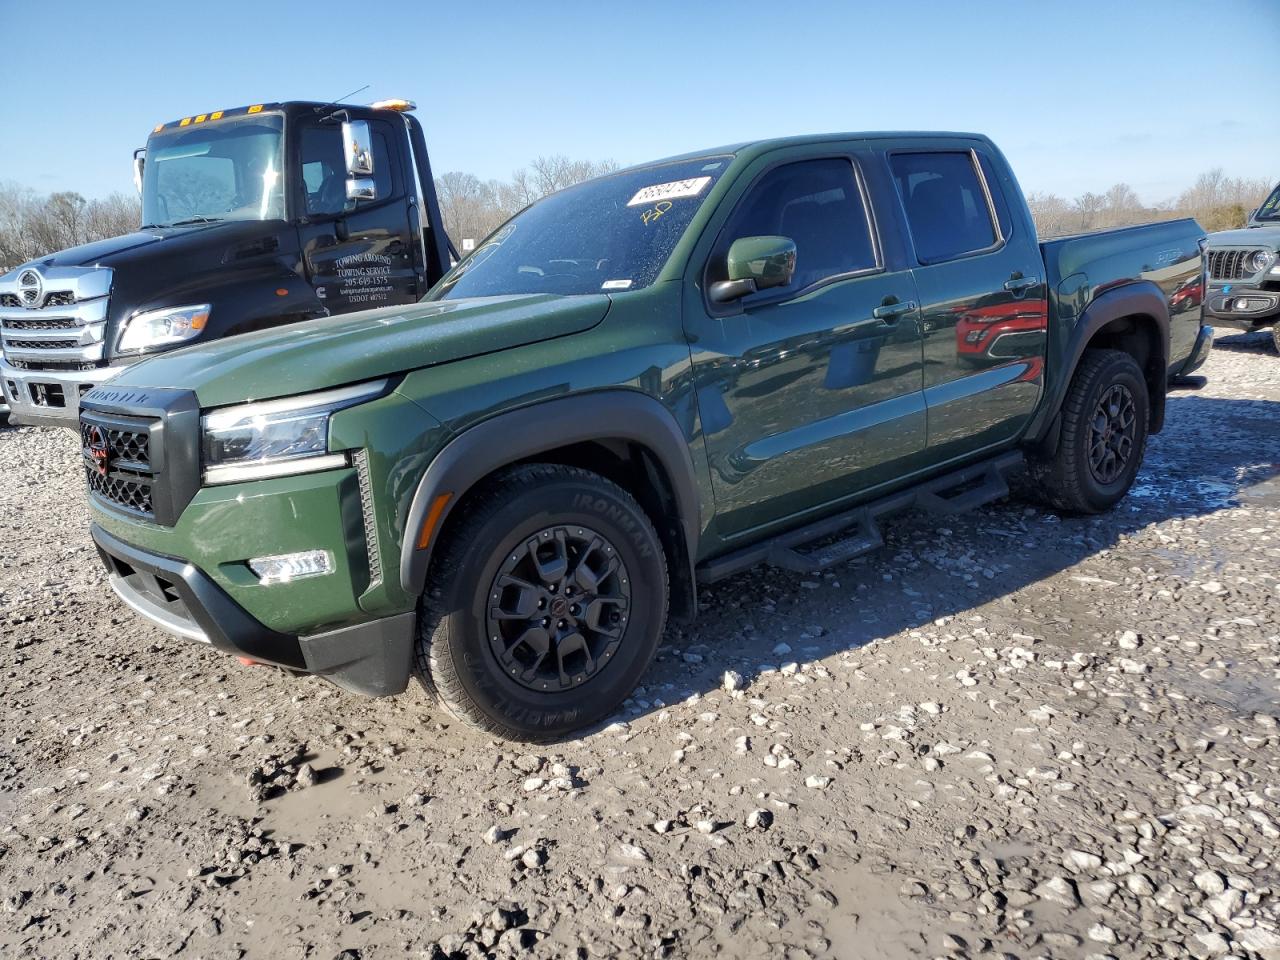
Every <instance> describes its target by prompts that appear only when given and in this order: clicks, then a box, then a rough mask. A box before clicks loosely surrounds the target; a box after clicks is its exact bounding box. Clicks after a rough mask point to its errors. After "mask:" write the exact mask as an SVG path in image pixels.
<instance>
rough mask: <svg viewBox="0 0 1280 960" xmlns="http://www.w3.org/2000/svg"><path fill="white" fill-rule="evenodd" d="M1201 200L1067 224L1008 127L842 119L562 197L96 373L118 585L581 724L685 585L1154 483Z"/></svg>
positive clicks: (289, 661)
mask: <svg viewBox="0 0 1280 960" xmlns="http://www.w3.org/2000/svg"><path fill="white" fill-rule="evenodd" d="M1202 242H1203V232H1202V231H1201V229H1200V227H1199V226H1198V225H1197V224H1196V223H1195V222H1194V221H1192V220H1175V221H1170V222H1166V223H1160V224H1154V225H1151V226H1141V227H1130V228H1126V229H1120V230H1112V231H1108V232H1104V233H1098V234H1093V235H1088V236H1080V237H1068V238H1063V239H1059V240H1053V241H1049V242H1045V243H1038V242H1037V238H1036V234H1035V228H1034V225H1033V223H1032V220H1031V215H1030V213H1029V211H1028V208H1027V204H1026V202H1025V201H1024V199H1023V196H1022V193H1021V191H1020V189H1019V187H1018V184H1017V182H1016V180H1015V179H1014V176H1013V174H1012V173H1011V172H1010V170H1009V167H1008V165H1007V163H1006V161H1005V159H1004V157H1003V155H1002V154H1001V153H1000V152H999V150H997V149H996V147H995V146H994V145H993V144H992V143H991V141H990V140H988V139H986V138H985V137H982V136H977V135H971V134H933V133H891V134H879V133H877V134H841V135H829V136H809V137H799V138H793V139H784V140H770V141H763V142H755V143H747V144H741V145H737V146H732V147H726V148H721V149H716V150H710V151H705V152H699V153H693V154H688V155H685V156H681V157H676V158H674V159H669V160H664V161H661V162H658V163H653V164H648V165H645V166H639V167H634V168H631V169H628V170H623V171H621V172H617V173H613V174H610V175H608V176H605V177H601V178H598V179H595V180H591V181H587V182H585V183H581V184H579V185H577V186H573V187H570V188H568V189H566V190H563V191H561V192H559V193H556V194H553V195H551V196H549V197H546V198H545V199H542V200H540V201H538V202H536V203H534V204H533V205H531V206H530V207H528V208H526V209H525V210H524V211H522V212H521V213H519V214H517V215H516V216H515V217H513V218H512V219H511V220H509V221H508V222H507V223H506V224H505V225H504V226H502V227H500V228H499V229H498V230H497V231H495V232H494V233H493V234H492V235H491V236H489V237H488V238H487V239H486V240H485V241H484V242H483V243H481V244H480V245H479V246H478V248H477V249H476V250H475V251H474V252H472V253H471V254H470V255H469V256H468V257H467V258H466V259H464V260H462V261H461V262H460V263H458V264H457V265H456V266H455V267H454V268H453V269H452V270H450V271H449V272H448V273H447V274H446V275H445V276H444V277H443V278H442V279H441V280H440V282H439V283H437V284H435V285H434V286H433V288H432V289H431V291H430V292H429V293H428V294H427V296H426V297H425V299H424V300H423V301H422V302H420V303H416V304H413V305H407V306H394V307H384V308H380V309H377V310H373V311H365V312H359V313H353V314H348V315H346V316H335V317H327V318H322V319H317V320H310V321H308V322H306V323H298V324H293V325H289V326H283V327H277V328H274V329H269V330H262V331H257V332H250V333H245V334H243V335H241V336H238V337H234V338H229V339H226V340H221V341H218V342H213V343H208V344H199V345H194V346H190V347H187V348H184V349H180V350H176V351H173V352H171V353H168V354H166V355H164V356H160V357H156V358H155V359H152V360H148V361H146V362H144V363H139V364H137V365H135V366H132V367H129V368H128V369H127V370H125V371H124V372H123V373H121V374H120V376H119V377H118V378H117V379H116V380H115V381H114V382H112V383H110V384H105V385H102V386H99V387H96V388H95V389H93V390H91V391H90V392H89V393H87V394H86V395H85V397H84V398H83V401H82V405H81V411H80V421H79V423H80V435H81V439H82V447H83V455H84V471H85V475H86V477H87V481H88V486H89V491H90V494H91V496H90V499H91V513H92V528H91V532H92V536H93V539H94V541H95V542H96V544H97V547H98V550H99V552H100V554H101V558H102V560H103V562H104V563H105V564H106V566H107V569H108V571H109V573H110V580H111V584H112V586H113V587H114V589H115V591H116V593H117V594H118V595H119V596H120V597H121V598H122V599H123V600H124V601H125V602H126V603H127V604H129V605H130V606H131V607H133V608H134V609H135V610H137V611H138V612H140V613H141V614H143V615H144V616H146V617H148V618H150V619H151V620H153V621H154V622H156V623H157V624H159V625H160V626H162V627H164V628H165V629H167V630H169V631H171V632H173V633H175V634H178V635H181V636H183V637H186V638H189V639H191V640H195V641H200V642H204V643H209V644H212V645H213V646H215V647H218V648H220V649H223V650H225V651H228V652H229V653H232V654H235V655H237V656H239V657H241V658H242V659H245V660H248V661H253V662H258V663H267V664H276V665H279V666H283V667H286V668H289V669H291V670H294V671H299V672H306V673H313V674H320V675H323V676H325V677H328V678H329V679H331V680H332V681H333V682H335V683H337V684H338V685H340V686H342V687H344V688H346V689H347V690H351V691H355V692H359V693H362V694H366V695H373V696H385V695H391V694H396V693H399V692H401V691H403V690H404V689H405V687H406V685H407V684H408V683H409V681H410V679H411V677H414V676H416V677H417V678H418V680H419V681H420V682H421V683H422V684H423V685H424V686H425V687H426V688H427V689H428V690H429V691H431V692H433V693H434V694H435V695H436V696H437V697H438V698H439V700H440V701H441V702H442V703H443V704H444V706H445V707H447V708H448V710H449V711H451V712H452V713H453V714H454V715H456V716H457V717H459V718H461V719H463V720H465V721H467V722H469V723H471V724H473V725H475V726H478V727H480V728H483V729H486V730H489V731H491V732H493V733H495V734H497V735H500V736H503V737H508V738H515V739H547V738H552V737H556V736H560V735H563V734H565V733H567V732H569V731H572V730H575V729H578V728H581V727H583V726H586V725H589V724H592V723H594V722H597V721H599V720H601V719H603V718H604V717H606V716H607V715H609V714H610V713H611V712H612V711H614V710H615V709H616V708H617V707H618V705H619V704H620V703H621V702H622V701H623V700H624V699H625V698H626V697H627V695H628V694H629V693H630V692H631V691H632V689H633V688H634V687H635V686H636V685H637V683H638V681H639V679H640V677H641V675H642V674H643V673H644V672H645V670H646V668H647V667H648V666H649V664H650V661H651V660H652V658H653V656H654V654H655V651H656V649H657V647H658V644H659V640H660V637H661V634H662V631H663V626H664V623H665V622H666V619H667V616H668V612H669V611H670V613H671V614H672V615H673V616H675V617H678V618H681V619H686V618H690V617H692V616H693V615H694V613H695V611H696V598H697V592H698V589H699V585H700V584H706V583H711V582H714V581H716V580H718V579H720V578H722V577H725V576H728V575H730V574H732V573H734V572H735V571H738V570H741V569H743V568H745V567H747V566H749V565H752V564H756V563H768V564H773V565H775V566H779V567H782V568H785V569H789V570H794V571H816V570H821V569H823V568H825V567H829V566H831V565H833V564H836V563H840V562H843V561H845V560H848V559H850V558H852V557H854V556H857V555H859V554H861V553H864V552H866V551H868V550H871V549H874V548H875V547H876V546H878V545H879V544H880V543H881V542H882V541H881V534H880V528H879V521H880V519H881V518H882V517H883V516H884V515H885V514H888V513H890V512H892V511H895V510H900V509H904V508H907V507H918V508H923V509H927V510H932V511H938V512H942V513H952V512H956V511H959V510H964V509H968V508H972V507H975V506H978V505H980V504H983V503H986V502H988V501H990V500H992V499H994V498H996V497H999V496H1002V495H1004V494H1006V493H1007V492H1008V487H1007V484H1006V477H1007V475H1008V474H1009V473H1010V471H1012V470H1013V469H1014V468H1015V467H1018V466H1019V465H1021V464H1024V463H1025V465H1026V466H1027V468H1028V469H1029V470H1030V471H1031V473H1032V476H1033V477H1034V478H1035V481H1036V483H1035V487H1036V488H1037V489H1038V490H1039V491H1040V492H1041V493H1042V494H1043V496H1044V498H1045V499H1046V500H1047V501H1048V502H1049V503H1050V504H1051V505H1053V506H1054V507H1056V508H1058V509H1060V510H1063V511H1067V512H1073V513H1095V512H1098V511H1102V510H1106V509H1107V508H1109V507H1111V506H1112V505H1113V504H1115V503H1116V502H1117V501H1118V500H1120V499H1121V498H1122V497H1123V496H1124V495H1125V494H1126V492H1127V491H1128V490H1129V487H1130V485H1131V484H1132V483H1133V481H1134V477H1135V474H1136V473H1137V471H1138V468H1139V466H1140V464H1141V462H1142V458H1143V452H1144V448H1145V445H1146V442H1147V438H1148V436H1149V434H1151V433H1154V432H1156V431H1159V430H1160V428H1161V426H1162V424H1163V421H1164V412H1165V398H1166V393H1167V390H1168V387H1169V383H1170V381H1171V380H1174V379H1176V378H1178V377H1181V376H1183V375H1185V374H1187V373H1189V372H1190V371H1191V370H1193V369H1195V368H1196V367H1198V366H1199V365H1200V364H1201V363H1202V362H1203V361H1204V359H1205V356H1206V353H1207V351H1208V349H1209V346H1210V344H1211V341H1212V329H1211V328H1209V327H1207V326H1204V325H1203V323H1202V318H1201V310H1200V306H1199V303H1198V302H1197V303H1195V304H1186V303H1185V302H1182V303H1180V304H1179V305H1178V306H1177V307H1176V308H1174V307H1171V304H1170V301H1171V297H1172V294H1173V293H1174V291H1175V290H1176V289H1177V288H1178V287H1179V286H1181V285H1182V284H1184V283H1185V282H1187V281H1188V280H1189V279H1192V278H1196V277H1202V276H1203V255H1202Z"/></svg>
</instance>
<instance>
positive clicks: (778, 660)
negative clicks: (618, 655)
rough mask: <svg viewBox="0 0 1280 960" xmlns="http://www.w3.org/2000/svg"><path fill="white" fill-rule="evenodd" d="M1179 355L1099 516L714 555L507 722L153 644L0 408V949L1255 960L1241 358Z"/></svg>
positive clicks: (1270, 423) (1254, 753)
mask: <svg viewBox="0 0 1280 960" xmlns="http://www.w3.org/2000/svg"><path fill="white" fill-rule="evenodd" d="M1205 372H1206V373H1207V374H1208V376H1209V378H1210V385H1209V386H1208V387H1207V388H1206V389H1205V390H1203V391H1201V392H1198V393H1179V394H1175V395H1174V397H1173V398H1172V399H1171V401H1170V404H1169V416H1168V426H1167V429H1166V430H1165V432H1164V433H1162V434H1161V435H1160V436H1158V437H1156V438H1154V439H1153V441H1152V443H1151V446H1150V450H1149V454H1148V459H1147V463H1146V466H1145V467H1144V469H1143V472H1142V475H1141V477H1140V480H1139V483H1138V485H1137V486H1136V488H1135V489H1134V491H1133V493H1132V495H1131V496H1130V497H1129V499H1128V500H1127V501H1126V502H1124V503H1123V504H1122V505H1121V506H1120V507H1119V508H1118V509H1117V510H1116V511H1114V512H1113V513H1111V514H1109V515H1107V516H1104V517H1098V518H1092V519H1063V518H1059V517H1058V516H1056V515H1054V514H1053V513H1050V512H1046V511H1045V510H1042V509H1040V508H1039V507H1036V506H1032V505H1029V504H1028V503H1027V502H1025V501H1022V500H1019V499H1011V500H1008V501H1005V502H1002V503H999V504H997V505H994V506H992V507H988V508H985V509H983V510H980V511H978V512H976V513H973V514H969V515H966V516H961V517H956V518H954V519H947V520H945V521H942V522H940V521H939V520H938V519H937V518H933V517H928V516H922V515H908V516H904V517H902V518H900V519H899V520H897V521H896V522H894V523H892V524H891V525H890V536H889V542H888V546H887V547H886V549H884V550H882V551H880V552H878V553H877V554H875V555H873V556H871V557H868V558H865V559H863V560H860V561H857V562H854V563H852V564H849V565H847V566H845V567H842V568H840V569H838V570H837V571H835V572H834V573H831V574H828V575H826V576H823V577H815V578H805V577H802V576H797V575H793V574H789V573H784V572H779V571H774V570H770V569H768V568H762V569H759V570H755V571H752V572H750V573H747V574H745V575H742V576H738V577H736V578H734V579H732V580H729V581H726V582H724V583H722V584H719V585H717V586H716V587H715V588H713V589H707V590H705V591H704V592H703V596H702V606H703V616H702V619H701V620H700V621H699V622H698V624H697V625H696V626H695V627H694V628H692V629H685V630H679V629H675V628H672V629H670V630H669V631H668V633H667V636H666V637H665V641H664V646H663V648H662V651H661V654H660V656H659V658H658V661H657V662H656V663H655V665H654V666H653V668H652V669H651V670H650V672H649V674H648V675H647V677H646V678H645V681H644V687H643V689H642V690H639V691H637V693H636V695H635V697H634V699H633V700H632V701H630V702H629V703H628V704H627V706H626V709H625V710H624V711H623V713H622V714H621V715H619V716H618V717H617V718H616V722H613V723H611V724H609V725H607V726H605V727H603V728H601V729H599V730H597V731H594V732H592V733H591V734H590V735H588V736H585V737H583V738H581V739H577V740H573V741H569V742H565V743H562V744H558V745H555V746H553V747H542V748H527V747H516V746H512V745H510V744H506V743H500V742H495V741H492V740H489V739H486V738H485V737H482V736H480V735H477V734H475V733H473V732H471V731H469V730H468V729H466V728H463V727H461V726H460V725H458V724H457V723H454V722H452V721H451V720H450V718H449V717H448V716H447V715H445V714H443V713H442V712H440V711H439V710H438V709H435V708H433V706H432V705H431V704H430V703H429V702H428V700H427V699H426V697H425V696H424V695H423V694H422V693H421V692H420V691H419V690H418V689H417V688H416V686H415V687H414V688H413V689H411V691H410V692H409V693H408V694H407V695H405V696H403V697H400V698H398V699H393V700H383V701H370V700H363V699H359V698H357V697H354V696H351V695H348V694H345V693H342V692H340V691H338V690H336V689H334V688H332V687H330V686H328V685H326V684H325V683H324V682H322V681H320V680H317V679H310V678H309V679H301V680H299V679H293V678H290V677H288V676H286V675H284V674H282V673H279V672H275V671H273V670H269V669H262V668H252V669H246V668H242V667H240V666H238V665H237V664H236V663H235V662H234V661H233V660H231V659H230V658H228V657H226V656H224V655H221V654H218V653H216V652H212V651H210V650H208V649H204V648H201V647H199V646H196V645H192V644H189V643H186V642H183V641H181V640H177V639H172V638H170V637H168V636H166V635H164V634H162V633H160V632H159V631H158V630H156V629H154V628H153V627H151V626H149V625H147V624H146V623H144V622H142V621H141V620H139V619H138V618H136V617H135V616H134V615H133V614H132V613H130V612H129V611H128V610H127V609H125V608H123V607H122V605H121V604H120V603H118V602H117V601H116V600H115V599H114V598H113V596H112V595H111V592H110V590H109V588H108V586H107V584H106V581H105V578H104V576H103V574H102V572H101V570H100V569H99V566H98V562H97V559H96V557H95V555H94V552H93V550H92V549H91V547H90V544H89V539H88V536H87V533H86V519H85V508H84V493H83V489H82V481H81V478H80V475H79V472H78V465H77V456H78V454H77V450H76V448H75V445H74V439H73V437H72V435H71V434H70V433H63V432H57V433H55V432H50V431H38V430H32V429H0V664H2V665H3V670H2V674H0V676H2V679H0V704H2V705H0V956H3V957H5V958H9V957H14V958H18V957H50V958H53V957H56V958H60V960H71V958H81V957H83V958H109V957H172V956H181V957H208V958H223V957H245V956H248V957H324V958H332V957H346V958H354V957H363V958H370V957H393V956H395V957H400V956H407V957H423V958H438V957H442V956H449V957H453V956H462V957H481V956H496V957H509V956H516V955H519V956H525V955H528V956H536V957H575V956H576V957H620V958H621V957H649V956H668V957H707V956H716V955H719V956H725V957H738V956H745V957H788V958H794V957H838V958H863V957H867V958H873V957H874V958H899V957H985V956H994V957H1015V958H1033V957H1037V958H1038V957H1053V958H1075V957H1078V958H1104V957H1114V958H1131V957H1188V956H1190V957H1219V956H1231V957H1240V958H1250V960H1256V958H1266V960H1280V932H1278V931H1280V906H1278V904H1277V890H1278V889H1280V874H1278V872H1277V867H1276V863H1275V859H1276V853H1277V849H1278V847H1280V730H1278V729H1277V717H1278V716H1280V683H1278V678H1280V579H1278V577H1280V357H1277V356H1276V354H1275V351H1274V348H1273V347H1272V346H1271V343H1270V339H1269V338H1268V337H1265V336H1255V337H1232V338H1229V339H1227V340H1225V341H1223V342H1220V344H1219V345H1218V346H1217V347H1216V348H1215V350H1214V353H1213V356H1212V359H1211V361H1210V362H1209V364H1208V367H1207V369H1206V371H1205ZM726 671H734V672H736V673H738V674H740V675H741V677H742V680H743V684H744V687H743V689H740V690H736V691H729V690H726V689H724V681H723V678H724V674H725V672H726Z"/></svg>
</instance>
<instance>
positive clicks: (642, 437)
mask: <svg viewBox="0 0 1280 960" xmlns="http://www.w3.org/2000/svg"><path fill="white" fill-rule="evenodd" d="M593 440H594V441H600V440H623V441H628V442H633V443H637V444H640V445H642V446H644V447H646V448H647V449H648V450H649V451H650V452H651V453H652V454H653V456H654V457H655V458H656V459H657V461H658V464H659V465H660V466H661V467H662V469H663V470H664V471H665V472H666V475H667V477H668V478H669V479H670V481H671V488H672V491H673V493H674V497H675V501H676V506H677V509H678V511H679V517H678V518H677V519H678V522H679V527H680V530H681V532H682V533H683V537H684V541H685V545H686V547H687V550H686V559H687V562H688V564H689V570H688V575H689V576H690V577H692V558H693V557H695V556H697V546H698V531H699V530H700V529H701V523H700V509H699V499H698V491H697V486H696V483H695V480H694V468H693V461H692V458H691V457H690V454H689V446H688V443H687V442H686V441H685V438H684V435H683V433H681V431H680V427H679V425H678V424H677V423H676V420H675V418H674V417H673V416H672V415H671V414H670V412H668V410H667V409H666V408H665V407H664V406H663V405H662V404H661V403H659V402H658V401H657V400H656V399H654V398H653V397H651V396H649V395H647V394H644V393H640V392H638V391H635V390H595V391H590V392H587V393H581V394H574V395H572V396H568V397H560V398H558V399H555V400H546V401H542V402H540V403H535V404H532V405H530V406H526V407H519V408H517V409H515V410H510V411H507V412H505V413H500V414H498V415H496V416H493V417H491V418H489V419H488V420H484V421H482V422H480V423H478V424H475V425H474V426H472V427H469V428H468V429H466V430H465V431H463V432H462V433H460V434H459V435H458V436H456V437H454V438H453V439H452V440H450V441H449V443H448V444H446V445H445V447H444V449H443V450H441V451H440V453H439V454H438V455H437V456H436V457H435V459H434V460H432V462H431V465H430V466H429V467H427V470H426V472H425V473H424V474H423V477H422V480H421V481H420V482H419V484H418V489H417V491H416V492H415V494H414V496H413V501H412V503H411V505H410V507H409V514H408V517H407V520H406V522H405V526H404V531H405V537H404V543H403V544H402V545H401V558H400V559H401V562H400V581H401V586H403V587H404V589H405V591H406V592H408V593H409V594H410V595H416V594H419V593H421V592H422V590H423V589H424V587H425V585H426V579H427V570H428V568H429V567H430V565H431V554H432V550H433V549H434V547H435V542H436V541H435V538H433V539H431V540H430V541H429V542H428V543H427V545H426V546H425V547H422V546H419V533H420V531H421V530H422V527H423V524H424V523H425V521H426V519H427V515H428V513H429V511H430V510H431V506H432V504H434V503H435V502H436V499H437V498H438V497H440V496H441V495H442V494H450V495H451V496H450V498H449V499H448V501H447V503H446V506H445V508H444V512H443V513H442V515H440V516H438V517H437V518H436V520H435V523H434V526H433V530H434V531H439V530H441V529H443V528H444V525H445V523H447V522H448V519H449V516H450V513H451V512H452V510H453V509H454V508H455V507H456V506H457V504H458V502H459V501H460V500H462V498H463V495H464V494H465V493H466V492H467V491H468V490H470V489H471V488H472V487H474V486H475V484H476V483H478V482H480V481H481V480H483V479H484V478H485V477H486V476H488V475H489V474H491V473H493V471H495V470H498V469H500V468H501V467H504V466H507V465H508V464H512V463H516V462H518V461H520V460H527V459H529V458H531V457H536V456H537V455H538V454H540V453H545V452H547V451H549V450H554V449H556V448H557V447H563V446H568V445H570V444H575V443H584V442H588V441H593Z"/></svg>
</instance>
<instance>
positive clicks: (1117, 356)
mask: <svg viewBox="0 0 1280 960" xmlns="http://www.w3.org/2000/svg"><path fill="white" fill-rule="evenodd" d="M1116 385H1119V386H1120V387H1122V388H1123V389H1124V390H1125V391H1127V392H1128V394H1129V396H1130V397H1131V399H1132V403H1133V408H1134V410H1133V413H1134V432H1133V438H1132V447H1131V452H1130V454H1129V456H1128V458H1127V461H1126V462H1125V464H1124V467H1123V470H1122V471H1121V472H1120V474H1119V475H1118V476H1117V477H1116V478H1115V479H1114V480H1112V481H1110V482H1103V480H1100V479H1099V477H1098V476H1097V475H1096V474H1095V472H1094V470H1093V469H1092V467H1091V465H1090V440H1091V436H1093V421H1094V418H1095V415H1096V414H1097V413H1098V411H1099V404H1100V402H1101V401H1102V398H1103V397H1104V395H1106V394H1107V392H1108V391H1109V390H1111V388H1112V387H1113V386H1116ZM1149 424H1150V398H1149V396H1148V393H1147V382H1146V379H1145V378H1144V377H1143V375H1142V369H1141V368H1140V367H1139V366H1138V364H1137V361H1136V360H1134V359H1133V357H1132V356H1131V355H1130V354H1127V353H1125V352H1124V351H1122V350H1086V351H1085V354H1084V356H1083V357H1082V358H1081V359H1080V364H1079V366H1077V367H1076V371H1075V373H1074V375H1073V376H1072V378H1071V386H1070V387H1068V389H1067V396H1066V399H1065V400H1064V402H1063V405H1062V430H1061V432H1060V434H1059V437H1058V447H1057V450H1055V451H1054V452H1053V454H1052V455H1051V456H1047V457H1042V458H1034V459H1032V460H1031V461H1030V470H1029V473H1030V480H1031V488H1032V489H1033V490H1034V492H1035V494H1036V496H1037V497H1038V498H1039V499H1041V500H1042V501H1044V502H1045V503H1047V504H1049V505H1050V506H1052V507H1054V508H1055V509H1058V510H1062V511H1064V512H1067V513H1102V512H1104V511H1106V510H1109V509H1111V507H1113V506H1115V505H1116V504H1117V503H1118V502H1119V501H1120V500H1121V499H1123V498H1124V496H1125V494H1127V493H1128V492H1129V488H1130V487H1131V486H1133V481H1134V478H1135V477H1137V475H1138V470H1139V468H1141V466H1142V458H1143V454H1144V453H1145V452H1146V445H1147V431H1148V426H1149Z"/></svg>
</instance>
